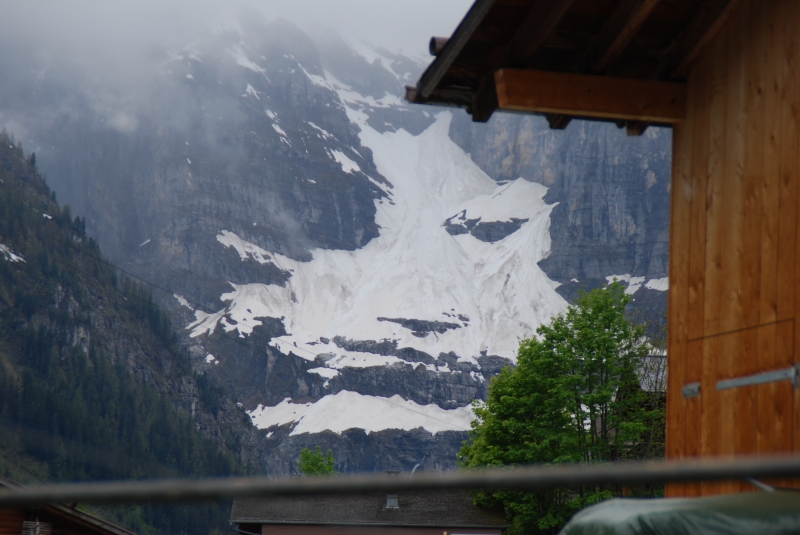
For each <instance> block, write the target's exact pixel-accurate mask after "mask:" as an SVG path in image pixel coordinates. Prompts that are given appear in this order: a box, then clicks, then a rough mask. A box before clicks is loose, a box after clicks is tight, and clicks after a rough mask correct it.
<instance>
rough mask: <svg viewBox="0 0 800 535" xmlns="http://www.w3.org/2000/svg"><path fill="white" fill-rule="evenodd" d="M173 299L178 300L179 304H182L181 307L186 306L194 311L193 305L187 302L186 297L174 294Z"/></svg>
mask: <svg viewBox="0 0 800 535" xmlns="http://www.w3.org/2000/svg"><path fill="white" fill-rule="evenodd" d="M172 297H174V298H175V299H177V301H178V304H180V305H181V306H184V307H186V308H188V309H189V310H191V311H194V309H193V308H192V305H190V304H189V301H187V300H186V298H185V297H184V296H182V295H180V294H172Z"/></svg>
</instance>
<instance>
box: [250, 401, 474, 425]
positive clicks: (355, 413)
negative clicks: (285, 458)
mask: <svg viewBox="0 0 800 535" xmlns="http://www.w3.org/2000/svg"><path fill="white" fill-rule="evenodd" d="M248 414H249V415H250V418H251V419H252V421H253V424H254V425H255V426H256V427H257V428H259V429H269V428H271V427H274V426H278V425H285V424H295V425H294V429H292V432H291V433H290V436H291V435H302V434H303V433H320V432H322V431H332V432H334V433H337V434H341V433H342V432H343V431H346V430H348V429H353V428H358V429H363V430H365V431H366V432H367V433H373V432H377V431H383V430H385V429H404V430H411V429H418V428H420V427H421V428H423V429H425V430H426V431H428V432H429V433H439V432H441V431H468V430H469V428H470V422H471V421H472V420H473V419H474V417H475V416H474V414H473V412H472V409H471V407H469V406H467V407H459V408H457V409H450V410H447V409H442V408H441V407H439V406H438V405H419V404H417V403H415V402H413V401H410V400H405V399H403V398H402V397H400V396H397V395H395V396H392V397H390V398H382V397H377V396H365V395H362V394H358V393H356V392H349V391H346V390H343V391H341V392H339V393H337V394H332V395H328V396H325V397H323V398H322V399H320V400H319V401H317V402H315V403H292V402H291V400H290V399H289V398H286V399H284V400H283V401H282V402H280V403H279V404H278V405H276V406H274V407H264V406H263V405H258V407H256V408H255V409H254V410H252V411H248Z"/></svg>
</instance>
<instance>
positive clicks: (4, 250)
mask: <svg viewBox="0 0 800 535" xmlns="http://www.w3.org/2000/svg"><path fill="white" fill-rule="evenodd" d="M0 255H2V256H3V258H5V259H6V260H8V261H9V262H25V259H24V258H23V257H22V255H21V254H17V253H15V252H14V251H12V250H11V248H10V247H8V246H7V245H3V244H2V243H0Z"/></svg>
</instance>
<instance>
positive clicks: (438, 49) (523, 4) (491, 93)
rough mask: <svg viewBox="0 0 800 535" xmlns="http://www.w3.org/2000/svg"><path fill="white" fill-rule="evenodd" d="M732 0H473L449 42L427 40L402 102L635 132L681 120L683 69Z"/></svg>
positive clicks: (482, 117) (476, 116) (482, 116)
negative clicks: (605, 124)
mask: <svg viewBox="0 0 800 535" xmlns="http://www.w3.org/2000/svg"><path fill="white" fill-rule="evenodd" d="M737 2H738V0H527V1H525V0H477V1H476V2H475V3H474V4H473V5H472V7H471V8H470V10H469V11H468V12H467V14H466V16H465V17H464V19H463V20H462V21H461V23H460V24H459V26H458V28H456V30H455V32H454V33H453V35H452V36H451V37H450V38H436V37H435V38H432V39H431V44H430V50H431V54H433V55H435V56H436V59H435V60H434V61H433V62H432V63H431V64H430V65H429V66H428V68H427V69H426V70H425V72H424V73H423V74H422V76H421V77H420V79H419V81H418V82H417V85H416V87H407V88H406V99H407V100H408V101H409V102H413V103H419V104H434V105H440V106H457V107H461V108H465V109H466V110H467V111H468V112H469V113H470V114H471V115H472V118H473V120H475V121H478V122H485V121H487V120H488V119H489V117H490V116H491V115H492V113H494V111H495V110H498V109H499V110H504V111H512V112H522V113H537V114H543V115H545V117H547V119H548V121H549V123H550V126H551V127H553V128H564V127H566V125H567V124H568V123H569V121H570V120H571V119H572V118H584V119H593V120H602V121H611V122H615V123H617V124H618V125H619V126H627V128H628V132H629V133H630V134H641V133H642V132H643V131H644V129H645V128H646V127H647V125H649V124H657V125H672V124H674V123H676V122H679V121H681V120H682V119H683V117H684V113H685V112H684V108H685V99H686V85H685V79H686V76H687V74H688V72H689V68H690V66H691V65H692V63H693V62H694V60H695V59H696V58H697V56H698V54H699V52H700V50H702V48H703V47H704V46H705V45H706V44H707V43H708V42H709V41H710V40H711V38H712V37H713V36H714V34H715V33H716V32H717V30H718V29H719V28H720V27H721V26H722V24H723V23H724V22H725V20H726V19H727V17H728V15H729V14H730V12H731V11H732V9H733V8H734V7H735V5H736V4H737Z"/></svg>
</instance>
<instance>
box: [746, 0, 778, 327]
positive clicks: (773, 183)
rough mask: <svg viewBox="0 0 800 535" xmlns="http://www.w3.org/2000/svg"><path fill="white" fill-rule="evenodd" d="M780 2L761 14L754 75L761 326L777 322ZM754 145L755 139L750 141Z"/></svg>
mask: <svg viewBox="0 0 800 535" xmlns="http://www.w3.org/2000/svg"><path fill="white" fill-rule="evenodd" d="M780 7H781V6H780V2H771V9H769V10H764V11H763V13H761V17H760V19H761V20H760V21H759V22H760V24H759V26H758V27H759V30H760V32H761V33H763V38H762V39H761V42H762V43H763V47H762V48H759V57H758V60H759V63H760V64H761V68H760V69H758V70H757V71H756V72H755V73H754V75H755V76H759V77H760V79H762V80H763V83H762V86H763V87H762V91H761V99H760V100H761V101H762V108H761V113H763V118H764V121H763V133H762V136H763V160H762V164H761V165H762V171H761V172H762V176H763V181H762V195H761V201H762V203H761V207H760V212H761V296H760V300H759V304H760V310H759V322H760V323H761V324H762V325H763V324H765V323H771V322H774V321H777V319H778V226H779V219H780V189H781V188H780V134H779V128H780V117H779V116H778V112H779V110H780V86H781V79H782V77H783V72H782V71H783V62H782V61H781V57H780V54H778V53H776V51H777V50H780V49H781V41H782V40H783V21H782V18H781V11H782V10H781V9H780ZM753 141H754V142H757V140H753Z"/></svg>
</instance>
